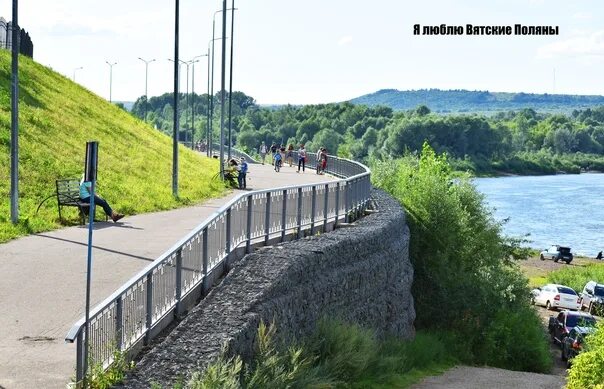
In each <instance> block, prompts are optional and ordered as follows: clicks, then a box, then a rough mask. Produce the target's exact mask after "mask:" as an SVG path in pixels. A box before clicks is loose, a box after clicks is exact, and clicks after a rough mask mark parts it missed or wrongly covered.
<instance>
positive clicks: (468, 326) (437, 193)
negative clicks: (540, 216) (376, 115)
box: [372, 145, 549, 371]
mask: <svg viewBox="0 0 604 389" xmlns="http://www.w3.org/2000/svg"><path fill="white" fill-rule="evenodd" d="M372 179H373V182H374V184H375V185H376V186H378V187H380V188H383V189H385V190H386V191H387V192H389V193H391V194H392V195H393V196H394V197H396V198H397V199H398V200H399V201H400V202H401V203H402V205H403V206H404V207H405V210H406V212H407V215H408V224H409V228H410V230H411V241H410V258H411V261H412V263H413V267H414V282H413V288H412V292H413V296H414V300H415V306H416V312H417V319H416V326H417V327H418V328H426V329H430V330H450V331H453V332H455V333H456V334H458V335H459V336H458V339H463V340H464V343H465V344H467V345H468V347H467V349H468V350H467V351H466V352H465V353H463V355H462V357H461V358H462V359H463V361H464V362H466V363H492V364H495V365H497V366H499V367H506V368H515V369H527V370H532V371H547V369H548V368H549V362H548V359H549V356H548V355H547V353H546V354H544V353H543V350H544V349H545V347H547V345H546V340H545V339H544V338H543V336H535V334H538V333H540V332H542V328H541V325H540V323H539V322H538V320H536V318H535V315H534V314H531V313H530V311H527V307H528V305H529V302H528V296H529V292H528V285H527V280H526V279H525V278H524V277H523V276H522V275H521V273H520V271H519V269H518V267H517V266H516V264H515V262H514V259H519V258H526V255H527V253H528V251H527V250H526V249H521V248H520V247H519V240H514V239H508V238H504V237H503V236H502V234H501V225H500V224H499V223H497V222H496V221H495V220H494V218H493V216H492V212H491V210H489V209H487V208H486V206H485V205H484V201H483V196H482V195H481V194H480V193H478V192H477V190H476V189H475V188H474V186H473V185H472V183H471V182H470V180H469V177H468V176H462V177H461V178H454V175H453V172H452V169H451V167H450V165H449V163H448V162H447V157H446V155H440V156H438V155H436V154H435V153H434V151H433V150H432V149H431V148H430V147H429V146H427V145H424V148H423V150H422V154H421V156H420V158H419V160H417V159H415V158H413V157H406V158H403V159H400V160H395V161H388V162H374V163H373V174H372ZM523 325H524V326H527V327H528V328H527V329H526V331H525V334H526V335H527V336H529V339H527V341H530V344H531V346H530V347H526V350H524V349H520V348H518V347H517V346H516V343H517V342H518V338H514V337H513V336H512V335H513V334H514V331H517V330H518V328H519V327H521V326H523ZM485 335H488V336H490V337H491V338H490V343H486V344H485V342H484V340H485V339H484V337H485ZM523 341H524V339H523ZM502 350H503V352H504V353H505V355H503V356H501V355H496V354H498V353H500V352H501V351H502ZM527 353H528V354H530V355H528V356H527ZM524 357H527V358H531V359H534V360H535V361H533V362H530V363H529V362H527V363H519V362H518V360H519V359H521V358H524Z"/></svg>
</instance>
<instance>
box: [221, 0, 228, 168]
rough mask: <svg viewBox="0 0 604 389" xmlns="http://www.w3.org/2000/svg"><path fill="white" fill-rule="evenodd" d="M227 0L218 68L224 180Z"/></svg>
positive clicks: (224, 9) (224, 8) (223, 17)
mask: <svg viewBox="0 0 604 389" xmlns="http://www.w3.org/2000/svg"><path fill="white" fill-rule="evenodd" d="M226 9H227V0H222V10H223V12H222V38H223V39H222V65H221V70H220V178H222V179H223V180H224V88H225V85H224V83H225V73H226V72H225V65H226V23H227V13H226Z"/></svg>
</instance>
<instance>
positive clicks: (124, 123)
mask: <svg viewBox="0 0 604 389" xmlns="http://www.w3.org/2000/svg"><path fill="white" fill-rule="evenodd" d="M10 63H11V61H10V52H8V51H6V50H0V194H1V197H0V242H5V241H7V240H9V239H12V238H15V237H17V236H21V235H26V234H29V233H33V232H39V231H45V230H51V229H55V228H59V227H60V224H59V221H58V214H57V209H56V200H54V199H50V200H48V201H47V202H46V203H45V204H44V205H43V206H42V207H41V208H40V211H39V213H37V214H36V208H37V206H38V204H39V203H40V202H41V201H42V200H43V199H44V198H46V197H47V196H49V195H51V194H53V193H54V192H55V180H56V179H58V178H79V177H80V175H81V174H82V172H83V169H84V166H83V165H84V152H85V144H86V141H89V140H97V141H99V181H98V191H99V193H101V194H102V196H103V197H105V198H107V199H108V200H109V201H110V203H111V205H112V206H113V207H114V208H115V209H116V210H119V211H120V212H122V213H125V214H127V215H132V214H135V213H142V212H150V211H156V210H163V209H170V208H175V207H179V206H183V205H187V204H193V203H196V202H199V201H201V200H204V199H208V198H212V197H217V196H219V195H220V194H221V193H223V192H224V191H225V189H224V186H223V184H222V183H221V182H219V181H218V180H212V176H213V175H214V174H215V173H216V172H217V171H218V162H217V161H216V160H211V159H209V158H205V157H202V156H200V155H199V154H197V153H194V152H192V151H191V150H188V149H185V148H184V147H181V148H180V150H179V153H180V188H179V194H180V198H179V199H175V198H174V197H173V196H172V184H171V179H172V140H171V139H170V138H169V137H168V136H166V135H164V134H162V133H161V132H159V131H156V130H155V129H153V128H152V127H151V126H149V125H147V124H146V123H144V122H142V121H141V120H139V119H136V118H135V117H133V116H132V115H130V114H129V113H127V112H125V111H124V110H122V109H120V108H118V107H117V106H115V105H113V104H110V103H108V102H107V101H105V100H104V99H102V98H101V97H99V96H96V95H95V94H93V93H91V92H90V91H88V90H86V89H84V88H83V87H81V86H80V85H78V84H76V83H73V82H72V81H70V80H69V79H67V78H66V77H63V76H62V75H60V74H58V73H55V72H53V71H52V70H51V69H49V68H47V67H44V66H41V65H39V64H37V63H35V62H34V61H32V60H31V59H30V58H26V57H23V56H21V57H20V59H19V69H20V74H19V82H20V96H19V97H20V98H19V172H20V176H19V194H20V199H19V208H20V210H19V214H20V218H19V223H18V224H17V225H13V224H12V223H11V222H10V217H9V215H10V212H9V199H10V197H9V191H10V179H9V175H10V165H9V163H10V157H9V155H10V126H11V124H10V112H11V108H10V79H11V77H10V75H11V71H10ZM66 211H67V214H68V215H67V216H68V218H70V219H71V221H72V222H75V221H77V213H76V212H75V210H74V209H73V208H72V209H69V210H68V209H66ZM70 212H71V213H70Z"/></svg>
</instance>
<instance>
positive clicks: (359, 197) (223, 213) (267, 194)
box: [65, 155, 371, 379]
mask: <svg viewBox="0 0 604 389" xmlns="http://www.w3.org/2000/svg"><path fill="white" fill-rule="evenodd" d="M314 159H315V156H314V155H311V157H310V158H309V164H308V167H309V168H312V167H313V165H314V164H315V163H316V161H315V160H314ZM331 161H332V162H331V163H330V164H329V166H328V168H327V173H330V174H333V175H338V176H340V177H343V178H340V179H338V180H335V181H330V182H320V183H314V184H302V185H286V186H280V187H275V188H270V189H261V190H255V191H250V192H246V193H241V194H239V195H237V196H235V197H234V198H233V199H231V200H229V201H228V202H227V203H226V204H224V205H223V206H221V207H220V208H219V209H217V210H216V211H214V212H213V213H212V214H211V215H210V216H209V217H207V218H206V219H205V220H203V221H202V222H201V223H200V224H199V225H197V226H196V227H195V228H194V229H192V230H191V231H190V232H189V233H188V234H186V235H185V236H184V237H183V238H182V239H180V240H178V242H176V243H175V244H174V245H172V247H170V248H169V249H168V250H166V251H165V252H164V253H162V254H161V255H160V256H158V257H157V259H155V260H154V261H153V262H152V263H150V264H148V265H147V266H145V267H144V268H143V269H142V270H140V271H139V272H137V273H136V274H135V275H134V276H133V277H131V278H130V279H129V280H128V281H127V282H125V283H124V284H123V285H122V286H121V287H120V288H118V289H117V290H116V291H115V292H113V293H112V294H111V295H110V296H108V297H107V298H105V299H104V300H103V301H102V302H101V303H99V304H97V305H96V306H95V307H94V309H93V310H92V312H91V313H90V319H89V320H90V322H93V320H95V319H97V318H98V320H106V319H107V315H111V314H108V313H106V311H107V310H110V309H113V307H115V304H118V306H120V304H122V298H126V296H127V295H128V293H130V294H131V293H133V292H132V291H133V290H135V288H136V287H137V285H139V284H140V283H141V282H145V281H144V280H145V279H147V280H148V281H147V283H149V282H150V281H149V277H153V276H154V271H155V270H156V269H157V270H158V271H159V270H160V269H159V268H161V271H162V272H163V267H164V266H176V269H177V270H176V271H177V274H181V273H179V270H178V269H179V267H178V266H181V269H182V265H175V264H174V263H172V262H171V261H172V260H174V258H178V259H176V261H179V260H181V259H180V258H181V255H183V254H182V253H183V251H184V250H185V248H187V247H189V249H190V247H191V245H192V244H194V241H195V239H198V240H199V237H200V236H201V235H203V236H204V239H207V234H208V233H209V230H210V229H211V228H214V230H216V228H218V227H217V226H218V225H219V224H220V223H224V220H223V219H225V218H226V219H228V221H227V224H226V226H227V227H226V228H227V230H226V231H227V232H226V236H227V237H226V238H225V240H224V242H220V243H219V246H218V247H219V249H220V251H219V253H218V254H217V255H216V256H215V257H212V258H215V259H216V260H215V261H213V260H212V258H210V257H208V253H207V250H208V247H207V246H203V247H204V249H205V250H206V253H205V254H204V255H205V256H204V262H203V265H204V266H203V272H201V271H200V269H196V270H195V271H198V272H200V273H201V274H202V275H203V276H202V277H201V278H198V279H195V280H192V281H189V282H193V285H199V284H200V283H201V282H204V279H205V277H206V276H207V275H208V274H209V273H210V272H212V271H213V270H214V269H216V268H217V267H218V266H220V265H221V264H222V263H223V262H224V261H225V260H226V259H227V258H228V256H229V255H230V253H232V252H233V250H234V249H236V248H238V247H241V245H242V244H243V243H245V244H246V251H247V252H249V251H248V249H249V245H250V244H251V240H252V239H256V238H255V237H257V236H258V235H254V237H252V235H253V234H256V233H257V230H253V231H252V230H251V229H250V228H251V224H250V223H251V222H250V217H251V215H252V212H253V210H254V209H256V211H257V212H258V208H257V207H258V206H252V202H253V201H254V200H253V199H259V198H260V199H262V198H265V199H266V201H267V203H265V207H266V213H265V216H266V218H267V219H266V223H264V224H262V228H263V229H264V231H265V233H264V234H263V235H265V239H268V237H269V235H271V234H275V231H274V230H273V231H270V229H271V228H273V227H274V225H271V224H270V223H268V221H269V204H268V199H269V198H271V197H272V196H271V194H273V193H283V199H282V202H283V209H279V208H275V209H272V208H271V210H272V211H273V213H272V215H273V217H276V216H275V215H277V216H278V219H279V220H282V222H281V224H280V227H277V228H280V230H281V234H282V235H281V236H282V237H283V236H285V234H286V233H287V232H286V231H290V232H289V234H291V233H292V232H291V229H292V220H291V218H292V217H295V220H297V222H296V224H297V227H298V231H297V235H298V237H300V236H302V235H301V231H299V230H300V229H301V227H304V226H306V227H307V226H308V225H309V224H310V228H311V233H312V230H313V228H314V227H313V226H314V225H315V223H316V222H317V219H316V217H321V218H323V221H322V222H323V223H327V222H328V219H333V220H334V222H335V223H337V222H338V218H340V217H342V216H345V213H346V212H348V211H351V210H352V208H354V209H355V210H357V211H358V210H359V209H363V208H364V207H365V205H366V203H367V201H368V197H369V188H370V182H369V177H368V176H369V175H370V174H371V171H370V170H369V168H368V167H367V166H365V165H363V164H361V163H359V162H356V161H352V160H349V159H345V158H338V157H331ZM336 173H337V174H336ZM347 174H350V175H349V176H347ZM342 184H344V185H342ZM351 184H352V186H351ZM334 186H335V189H334V190H335V192H333V191H330V190H329V188H330V187H331V188H334ZM305 188H308V189H310V188H312V212H311V213H310V216H309V214H308V208H304V209H305V211H306V213H305V214H304V216H302V213H301V212H302V209H301V208H300V207H301V205H302V201H303V199H304V198H306V199H308V197H303V195H302V193H303V192H304V189H305ZM341 188H345V189H346V192H342V191H341ZM319 191H322V192H321V193H322V196H324V197H325V201H324V202H322V203H321V205H323V207H324V212H323V213H322V214H321V213H320V212H319V216H317V214H316V211H317V210H316V208H315V201H317V202H318V201H319V200H317V198H316V197H315V193H317V192H319ZM350 191H352V192H350ZM286 193H292V195H293V196H295V193H297V194H298V197H297V203H298V207H297V208H296V207H295V206H294V209H297V216H295V215H291V214H288V212H286V213H284V212H283V211H285V210H286V208H285V204H286V200H287V199H286V198H285V194H286ZM330 193H332V194H334V195H335V208H332V209H335V217H334V213H333V211H330V213H329V215H328V212H327V211H328V205H329V203H328V201H327V200H328V196H329V195H330ZM340 195H342V196H344V199H343V200H342V202H339V196H340ZM254 196H255V197H254ZM262 196H264V197H262ZM273 196H274V194H273ZM317 197H318V195H317ZM245 199H247V201H245ZM290 201H292V200H291V199H290V200H287V203H288V204H290ZM353 202H354V205H353ZM242 204H248V205H247V208H246V209H247V211H246V212H247V214H248V217H247V219H246V220H247V223H248V225H247V227H246V234H247V238H245V240H243V241H242V240H240V238H237V235H233V234H232V231H231V232H228V231H230V230H229V228H230V227H229V225H230V224H229V223H230V222H231V217H232V216H231V215H232V214H233V212H241V206H243V205H242ZM338 204H339V205H338ZM332 205H333V204H332ZM342 206H343V207H342ZM254 207H255V208H254ZM342 208H343V209H342ZM263 209H264V208H263ZM287 209H288V211H290V212H291V209H290V208H287ZM319 211H320V210H319ZM341 211H344V214H343V213H341ZM286 217H289V218H290V219H289V220H288V221H286ZM308 217H310V218H311V219H310V220H311V221H310V223H308V219H306V218H308ZM303 218H304V222H302V220H303ZM237 220H240V219H237ZM319 221H320V220H319ZM256 227H257V226H256ZM241 228H242V227H241V226H240V229H241ZM240 236H241V234H240V235H239V237H240ZM231 239H239V240H233V241H231ZM265 242H266V241H265ZM231 244H232V245H233V247H231ZM204 245H207V243H204ZM213 254H216V252H213ZM206 260H207V262H205V261H206ZM189 270H190V269H189ZM162 274H163V273H162ZM177 278H178V276H177ZM176 282H177V285H179V286H177V292H176V293H177V294H176V300H175V301H176V304H178V301H180V298H182V296H181V295H180V293H181V292H183V291H184V294H186V293H188V291H190V290H191V288H192V287H191V284H189V285H188V288H189V289H187V288H183V287H182V286H181V285H180V284H178V282H179V281H176ZM150 285H151V284H148V287H151V286H150ZM148 296H151V298H153V294H151V295H148ZM153 301H154V300H151V303H153ZM146 304H149V301H147V302H146ZM169 304H173V303H169ZM170 307H172V305H170ZM177 307H178V305H177ZM117 309H118V310H120V309H123V308H117ZM167 309H168V311H169V310H170V309H172V308H167ZM177 310H178V308H177ZM154 311H155V309H153V310H152V311H151V312H154ZM162 312H166V311H162ZM103 313H105V315H103ZM117 315H118V317H117V318H116V320H118V321H119V322H120V326H121V320H122V319H121V310H120V313H118V314H117ZM147 315H149V312H147ZM162 315H164V314H162ZM162 318H163V316H161V317H154V316H153V314H151V316H148V317H147V324H148V326H147V331H149V330H150V328H152V327H153V326H154V325H155V324H156V323H158V322H159V321H160V320H161V319H162ZM85 324H86V323H85V318H81V319H80V320H78V321H77V322H76V323H75V324H74V325H73V326H72V327H71V329H70V330H69V332H68V333H67V335H66V337H65V340H66V341H67V342H74V341H76V340H77V343H78V348H77V350H78V355H80V351H81V349H80V348H81V347H82V345H81V344H80V343H81V342H82V337H83V336H84V335H83V330H84V328H85ZM120 328H121V327H120ZM116 331H117V330H116ZM119 331H121V329H120V330H119ZM86 336H88V334H87V335H86ZM120 336H121V335H120ZM125 348H127V346H125ZM79 358H80V357H79V356H78V362H79V361H80V360H79ZM105 361H107V360H104V361H103V362H105ZM76 365H77V371H76V378H78V379H79V378H81V377H82V374H83V372H81V371H80V367H81V365H80V364H79V363H77V364H76Z"/></svg>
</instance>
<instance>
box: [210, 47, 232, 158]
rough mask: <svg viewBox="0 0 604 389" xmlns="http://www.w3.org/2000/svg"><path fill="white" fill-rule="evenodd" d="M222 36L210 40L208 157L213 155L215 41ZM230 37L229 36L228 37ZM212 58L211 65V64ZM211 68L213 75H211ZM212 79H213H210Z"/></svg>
mask: <svg viewBox="0 0 604 389" xmlns="http://www.w3.org/2000/svg"><path fill="white" fill-rule="evenodd" d="M221 39H222V38H212V39H210V41H209V42H208V157H211V156H212V129H213V128H212V121H213V119H214V49H213V48H214V41H219V40H221ZM227 39H228V37H227ZM210 44H211V45H212V55H211V56H210ZM210 58H212V60H211V66H210ZM210 68H211V69H212V75H211V76H210ZM210 79H211V81H210Z"/></svg>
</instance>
